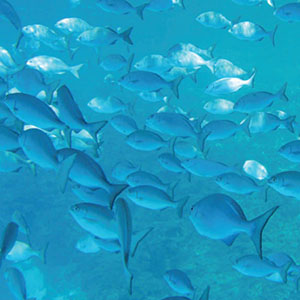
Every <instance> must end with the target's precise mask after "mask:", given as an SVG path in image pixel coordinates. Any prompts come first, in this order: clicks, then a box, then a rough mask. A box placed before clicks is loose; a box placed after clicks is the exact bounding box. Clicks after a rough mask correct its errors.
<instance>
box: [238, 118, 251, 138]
mask: <svg viewBox="0 0 300 300" xmlns="http://www.w3.org/2000/svg"><path fill="white" fill-rule="evenodd" d="M250 121H251V117H248V118H246V119H245V120H243V121H242V122H241V123H240V128H241V129H242V130H243V131H244V132H245V133H246V134H247V135H248V136H249V137H251V132H250V127H249V125H250Z"/></svg>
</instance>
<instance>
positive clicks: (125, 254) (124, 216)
mask: <svg viewBox="0 0 300 300" xmlns="http://www.w3.org/2000/svg"><path fill="white" fill-rule="evenodd" d="M114 212H115V217H116V222H117V233H118V240H119V242H120V252H121V254H122V262H123V267H124V271H125V274H126V276H127V279H128V282H129V286H128V292H129V295H131V294H132V281H133V275H132V273H131V271H129V266H128V264H129V258H130V253H131V249H130V247H131V244H132V217H131V212H130V209H129V206H128V205H127V203H126V201H125V200H124V199H123V198H118V199H116V201H115V203H114Z"/></svg>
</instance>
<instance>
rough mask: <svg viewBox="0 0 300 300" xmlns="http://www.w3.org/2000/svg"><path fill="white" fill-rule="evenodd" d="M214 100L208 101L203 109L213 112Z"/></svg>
mask: <svg viewBox="0 0 300 300" xmlns="http://www.w3.org/2000/svg"><path fill="white" fill-rule="evenodd" d="M212 107H213V105H212V102H206V103H205V104H204V106H203V109H204V110H206V111H207V112H211V111H212Z"/></svg>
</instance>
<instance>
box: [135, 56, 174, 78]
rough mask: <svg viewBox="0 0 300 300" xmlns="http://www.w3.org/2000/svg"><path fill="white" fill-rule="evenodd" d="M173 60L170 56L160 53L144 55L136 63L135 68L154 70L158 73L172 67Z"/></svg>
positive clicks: (147, 70)
mask: <svg viewBox="0 0 300 300" xmlns="http://www.w3.org/2000/svg"><path fill="white" fill-rule="evenodd" d="M172 67H173V66H172V64H171V61H170V59H169V58H168V57H164V56H163V55H160V54H151V55H147V56H144V57H143V58H142V59H140V60H139V61H137V62H136V63H135V64H134V68H135V69H137V70H139V71H146V72H153V73H156V74H158V75H161V74H162V73H164V72H166V71H169V70H170V69H172Z"/></svg>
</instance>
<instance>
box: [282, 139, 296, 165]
mask: <svg viewBox="0 0 300 300" xmlns="http://www.w3.org/2000/svg"><path fill="white" fill-rule="evenodd" d="M278 153H279V154H280V155H281V156H283V157H284V158H286V159H288V160H289V161H291V162H295V163H300V141H299V140H295V141H291V142H288V143H286V144H285V145H283V146H281V147H280V149H279V150H278Z"/></svg>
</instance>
